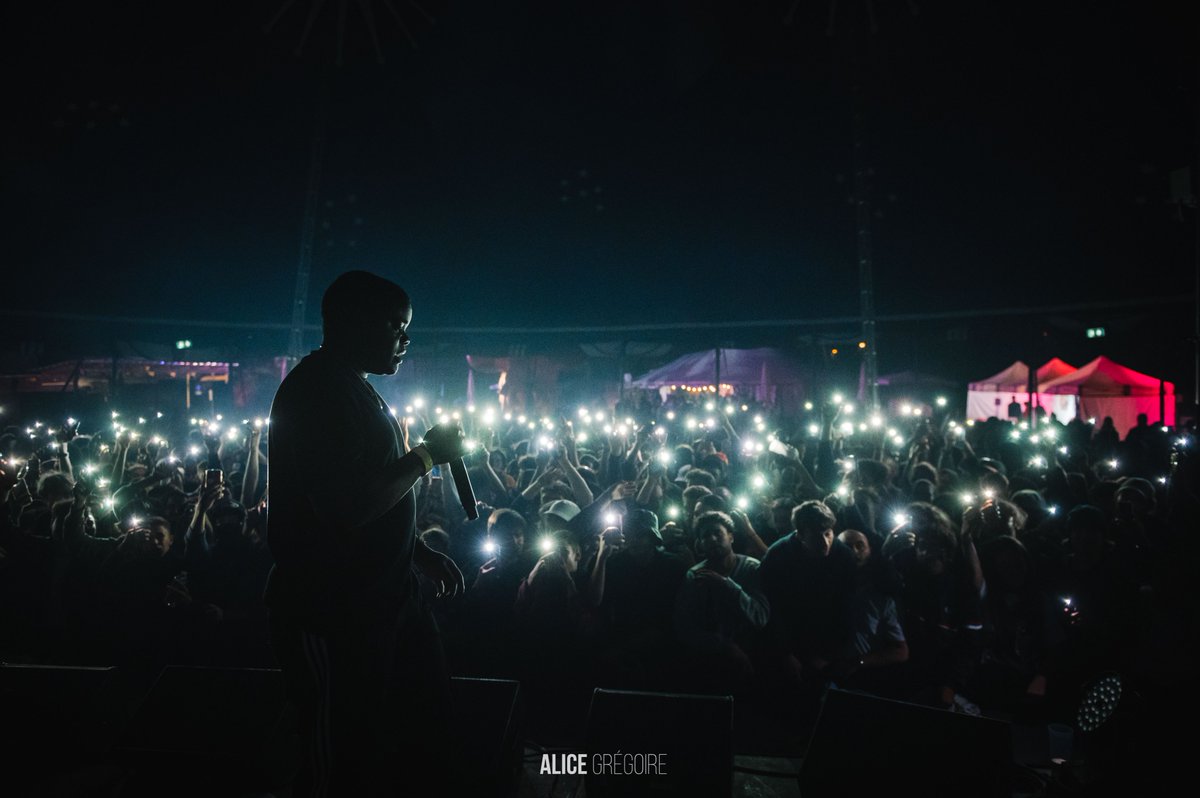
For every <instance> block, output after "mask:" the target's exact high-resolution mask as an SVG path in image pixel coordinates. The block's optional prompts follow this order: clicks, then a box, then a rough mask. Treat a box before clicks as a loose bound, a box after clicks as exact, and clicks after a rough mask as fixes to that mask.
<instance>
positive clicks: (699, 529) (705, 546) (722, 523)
mask: <svg viewBox="0 0 1200 798" xmlns="http://www.w3.org/2000/svg"><path fill="white" fill-rule="evenodd" d="M696 547H697V549H699V553H700V554H702V555H704V558H705V559H706V560H708V561H709V562H710V563H711V562H718V561H720V560H724V559H725V558H727V557H728V556H729V555H730V554H732V553H733V519H732V518H730V517H729V515H728V514H726V513H722V512H719V511H714V512H708V513H704V514H702V515H701V516H700V517H699V518H697V519H696Z"/></svg>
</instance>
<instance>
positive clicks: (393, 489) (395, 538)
mask: <svg viewBox="0 0 1200 798" xmlns="http://www.w3.org/2000/svg"><path fill="white" fill-rule="evenodd" d="M321 317H322V320H323V323H324V342H323V343H322V345H321V348H320V349H318V350H316V351H314V352H312V353H311V354H309V355H308V356H307V357H305V358H304V359H303V360H301V361H300V362H299V363H298V364H297V365H296V367H295V368H294V369H293V370H292V371H291V373H290V374H288V376H287V378H286V379H285V380H284V381H283V384H282V385H280V386H279V390H278V392H277V393H276V394H275V400H274V402H273V404H272V406H271V426H270V442H269V446H270V457H271V488H270V490H271V493H270V497H271V498H270V510H269V514H268V521H267V535H268V543H269V545H270V548H271V553H272V555H273V556H274V558H275V567H274V569H273V571H272V572H271V577H270V580H269V582H268V585H267V593H266V601H267V604H268V606H269V607H270V610H271V635H272V645H273V647H274V649H275V652H276V656H277V657H278V659H279V662H280V664H281V665H282V666H283V670H284V675H285V677H286V681H287V686H288V693H289V697H290V698H291V700H292V701H293V702H294V704H295V705H296V708H297V710H298V711H299V723H300V736H301V743H302V745H303V750H302V765H301V770H300V774H299V776H298V777H297V780H296V783H295V785H294V789H293V794H294V795H298V796H299V795H305V796H308V795H313V796H317V795H356V796H358V795H376V794H385V793H386V794H391V793H394V792H395V791H396V783H395V779H396V777H397V776H398V775H399V774H403V773H404V772H405V770H406V769H407V770H411V769H413V768H415V767H418V766H419V764H418V763H420V762H422V761H424V762H425V763H427V764H426V765H425V766H426V767H427V768H429V767H436V764H434V763H435V762H436V760H437V759H438V758H440V757H444V756H445V755H446V751H447V745H446V743H445V740H446V737H447V734H446V732H447V730H448V728H449V723H448V713H449V706H448V704H449V689H448V687H449V682H448V678H447V676H446V672H445V667H444V659H443V657H442V652H441V643H440V640H439V638H438V633H437V626H436V624H435V623H434V622H433V619H432V616H431V614H430V613H429V611H428V610H427V609H426V608H424V607H423V606H422V605H421V602H420V600H419V597H418V592H417V580H416V578H415V577H414V575H413V574H412V573H411V570H412V568H413V567H414V566H415V567H417V568H419V569H420V570H421V571H422V572H423V573H424V574H425V575H426V576H428V577H429V578H430V579H431V580H432V581H433V582H434V583H435V584H437V585H438V588H439V591H440V593H450V594H455V593H458V592H459V591H460V590H462V588H463V577H462V574H461V573H460V572H459V570H458V568H457V567H456V566H455V565H454V562H453V561H452V560H451V559H450V558H449V557H447V556H445V555H444V554H441V553H439V552H435V551H433V550H432V549H430V548H428V547H426V546H425V544H424V543H422V542H421V541H420V540H419V539H418V536H417V530H416V513H415V507H416V501H415V498H414V491H413V488H414V486H415V485H416V483H417V482H418V481H419V480H420V479H421V477H422V476H424V475H425V474H427V473H428V472H429V470H430V469H431V468H432V467H433V465H434V464H438V463H446V462H449V461H451V460H453V459H455V458H458V457H461V456H462V454H463V433H462V430H461V429H460V428H458V427H457V425H455V426H453V427H448V426H438V427H434V428H433V429H431V430H429V432H428V433H426V435H425V439H424V441H423V442H422V443H421V444H420V445H418V446H416V447H415V448H414V449H412V450H410V451H405V442H404V436H403V434H402V432H401V429H400V427H399V426H398V424H397V422H396V421H395V419H394V418H393V417H392V415H391V414H390V412H389V410H388V407H387V405H386V404H385V403H384V401H383V400H382V399H381V398H380V396H379V394H378V393H377V392H376V391H375V389H374V388H372V387H371V385H370V384H369V383H368V382H367V379H366V377H367V375H368V374H395V373H396V370H397V369H398V368H399V366H400V363H401V362H402V361H403V358H404V354H405V352H406V351H407V349H408V344H409V337H408V326H409V323H410V322H411V321H412V304H411V302H410V301H409V298H408V295H407V294H406V293H405V292H404V290H403V289H402V288H400V286H398V285H396V284H395V283H393V282H391V281H389V280H385V279H384V278H382V277H378V276H376V275H374V274H370V273H368V272H362V271H353V272H347V273H345V274H343V275H341V276H340V277H338V278H337V279H336V280H335V281H334V282H333V284H332V285H330V286H329V288H328V290H326V292H325V296H324V298H323V299H322V301H321ZM430 759H432V760H433V762H430ZM389 776H390V780H389V778H388V777H389Z"/></svg>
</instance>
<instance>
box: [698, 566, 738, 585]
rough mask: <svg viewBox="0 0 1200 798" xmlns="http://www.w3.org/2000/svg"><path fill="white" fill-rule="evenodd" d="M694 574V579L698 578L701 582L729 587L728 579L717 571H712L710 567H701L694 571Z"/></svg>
mask: <svg viewBox="0 0 1200 798" xmlns="http://www.w3.org/2000/svg"><path fill="white" fill-rule="evenodd" d="M694 576H695V578H696V579H699V580H700V581H702V582H708V583H709V584H712V585H720V586H721V587H731V584H730V582H729V580H727V579H726V578H725V577H724V576H722V575H721V574H719V573H717V572H716V571H714V570H713V569H711V568H701V569H699V570H698V571H695V572H694Z"/></svg>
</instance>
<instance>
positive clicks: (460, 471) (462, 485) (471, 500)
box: [450, 457, 479, 521]
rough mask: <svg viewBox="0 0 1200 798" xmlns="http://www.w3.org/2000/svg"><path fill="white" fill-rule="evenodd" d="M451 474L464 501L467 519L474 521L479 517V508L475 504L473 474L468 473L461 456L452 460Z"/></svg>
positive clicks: (463, 505)
mask: <svg viewBox="0 0 1200 798" xmlns="http://www.w3.org/2000/svg"><path fill="white" fill-rule="evenodd" d="M450 474H451V476H453V477H454V490H455V491H456V492H457V493H458V500H459V501H460V502H462V508H463V512H465V513H466V514H467V520H468V521H474V520H475V519H476V518H478V517H479V509H478V508H477V507H476V506H475V489H474V488H472V487H471V475H470V474H468V473H467V466H466V464H465V463H464V462H463V459H462V458H461V457H459V458H457V459H455V460H453V461H451V463H450Z"/></svg>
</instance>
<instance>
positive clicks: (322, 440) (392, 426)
mask: <svg viewBox="0 0 1200 798" xmlns="http://www.w3.org/2000/svg"><path fill="white" fill-rule="evenodd" d="M269 447H270V448H269V450H270V458H271V487H270V510H269V513H268V516H267V542H268V545H269V546H270V548H271V554H272V555H273V556H274V558H275V567H274V569H273V570H272V572H271V577H270V579H269V581H268V583H267V594H266V600H267V605H268V606H269V607H270V608H271V611H272V612H273V613H276V614H278V615H281V616H284V617H287V618H289V619H292V620H295V621H296V622H298V623H299V624H300V625H301V626H303V627H305V628H308V629H310V630H311V631H314V632H317V633H323V632H328V631H331V630H335V629H338V628H344V627H346V626H356V627H360V628H362V627H372V626H386V625H392V624H395V623H396V621H397V619H398V618H399V615H400V610H401V608H402V607H403V606H404V604H405V602H406V601H407V600H409V598H410V597H411V596H412V594H413V592H414V590H415V580H413V579H411V577H410V570H411V568H412V558H413V547H414V545H415V541H416V533H415V529H416V502H415V499H414V496H413V492H412V491H409V492H408V493H407V494H405V496H404V498H403V499H401V500H400V501H399V502H398V503H396V504H395V505H393V506H392V507H391V508H389V509H388V510H387V511H386V512H384V513H383V514H382V515H380V516H379V517H378V518H374V519H372V520H370V521H368V522H367V523H365V524H362V525H361V526H357V527H351V526H349V525H347V523H346V522H345V521H344V520H343V519H344V518H345V517H346V514H347V512H348V511H350V510H351V509H353V508H355V507H357V506H359V505H361V503H362V502H364V501H365V500H366V499H367V496H368V491H369V490H370V485H371V482H372V480H373V479H375V478H377V477H378V475H379V471H380V470H381V469H383V468H386V467H387V466H388V465H390V464H391V463H393V462H395V461H396V460H397V459H399V458H400V457H402V456H403V455H404V446H403V442H402V439H401V436H400V429H399V426H398V425H397V424H396V422H395V420H394V419H393V418H392V417H391V415H390V414H389V413H388V411H387V410H386V409H385V406H384V403H383V400H382V399H380V398H379V394H378V393H376V392H375V390H374V389H373V388H371V386H370V385H368V384H367V382H366V381H365V380H364V379H362V378H361V377H360V376H359V375H358V374H356V373H355V372H354V371H353V369H351V368H350V367H349V366H348V365H346V364H345V363H343V362H342V361H340V360H338V359H337V358H336V357H334V356H332V355H330V354H329V353H328V352H326V351H325V350H317V351H315V352H313V353H311V354H310V355H309V356H308V357H306V358H304V359H303V360H301V361H300V363H298V364H297V365H296V367H295V368H294V369H292V371H291V373H289V374H288V376H287V378H286V379H284V381H283V384H282V385H280V386H279V390H278V391H277V392H276V394H275V401H274V402H273V403H272V405H271V426H270V435H269Z"/></svg>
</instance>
